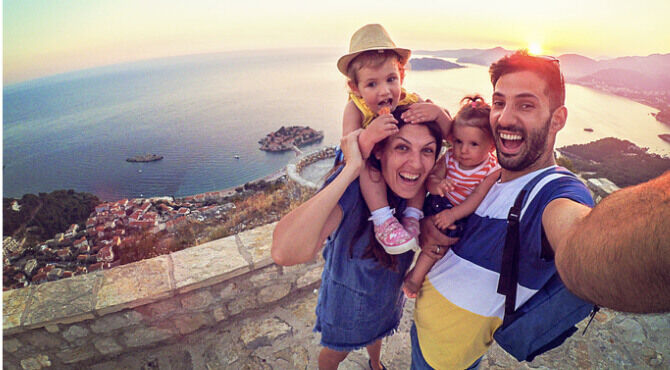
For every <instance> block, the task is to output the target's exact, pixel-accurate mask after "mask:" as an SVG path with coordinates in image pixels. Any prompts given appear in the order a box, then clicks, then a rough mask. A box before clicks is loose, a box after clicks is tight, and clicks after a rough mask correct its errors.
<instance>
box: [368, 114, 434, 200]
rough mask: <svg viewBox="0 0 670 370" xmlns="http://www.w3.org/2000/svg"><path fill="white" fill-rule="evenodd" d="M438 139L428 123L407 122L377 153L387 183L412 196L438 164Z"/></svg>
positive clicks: (398, 193)
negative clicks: (436, 158)
mask: <svg viewBox="0 0 670 370" xmlns="http://www.w3.org/2000/svg"><path fill="white" fill-rule="evenodd" d="M437 145H438V143H437V141H436V139H435V137H433V136H432V135H431V134H430V131H429V130H428V128H427V127H426V126H425V125H420V124H406V125H404V126H402V127H401V128H400V131H399V132H398V133H397V134H395V135H393V136H390V137H389V138H388V140H387V142H386V145H385V146H384V148H382V149H381V150H380V151H377V152H376V153H375V156H376V157H377V159H379V160H380V162H381V172H382V176H383V177H384V180H385V181H386V184H388V186H389V187H390V188H391V190H392V191H393V192H394V193H396V194H397V195H398V196H400V197H401V198H405V199H410V198H412V197H414V196H415V195H416V194H417V193H418V192H419V190H421V189H423V183H424V181H425V180H426V177H427V176H428V173H429V172H430V170H431V169H432V168H433V166H434V165H435V152H436V151H437V147H438V146H437Z"/></svg>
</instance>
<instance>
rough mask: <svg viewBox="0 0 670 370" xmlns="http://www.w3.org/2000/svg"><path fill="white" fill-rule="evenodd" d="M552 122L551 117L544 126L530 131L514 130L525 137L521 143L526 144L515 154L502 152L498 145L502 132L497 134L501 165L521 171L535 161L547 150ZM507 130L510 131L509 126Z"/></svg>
mask: <svg viewBox="0 0 670 370" xmlns="http://www.w3.org/2000/svg"><path fill="white" fill-rule="evenodd" d="M550 123H551V117H549V119H548V120H547V121H546V122H545V123H544V126H543V127H542V128H540V129H536V130H533V131H530V132H529V133H526V132H524V130H523V129H516V130H512V131H516V132H517V133H520V134H521V135H522V137H524V142H523V143H522V144H521V145H524V146H525V149H524V150H523V151H522V152H520V153H518V154H515V155H513V156H506V155H505V154H504V153H501V150H500V148H499V147H498V146H499V145H501V140H502V139H500V134H497V136H498V140H496V152H497V155H498V163H499V164H500V167H502V168H504V169H506V170H510V171H521V170H524V169H526V168H528V167H529V166H531V165H532V164H533V163H535V162H536V161H537V160H538V159H539V158H540V157H541V156H542V155H543V154H544V153H545V151H546V146H547V135H548V134H549V124H550ZM506 130H508V131H510V129H509V128H507V129H506Z"/></svg>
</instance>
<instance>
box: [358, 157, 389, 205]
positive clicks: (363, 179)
mask: <svg viewBox="0 0 670 370" xmlns="http://www.w3.org/2000/svg"><path fill="white" fill-rule="evenodd" d="M359 180H360V183H361V193H363V199H365V204H367V206H368V209H369V210H370V211H376V210H378V209H380V208H384V207H388V205H389V202H388V199H387V194H386V182H385V181H384V178H383V177H382V174H381V172H379V171H377V170H376V169H373V168H370V167H369V166H365V167H363V169H362V170H361V174H360V176H359Z"/></svg>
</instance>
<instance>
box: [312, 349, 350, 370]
mask: <svg viewBox="0 0 670 370" xmlns="http://www.w3.org/2000/svg"><path fill="white" fill-rule="evenodd" d="M348 354H349V352H340V351H335V350H332V349H330V348H325V347H324V348H321V352H320V353H319V369H320V370H337V367H338V366H339V365H340V362H342V361H343V360H344V359H345V358H346V357H347V355H348Z"/></svg>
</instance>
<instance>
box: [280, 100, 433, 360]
mask: <svg viewBox="0 0 670 370" xmlns="http://www.w3.org/2000/svg"><path fill="white" fill-rule="evenodd" d="M408 113H409V112H408ZM401 114H402V112H394V117H395V118H396V120H397V121H398V128H399V132H398V133H396V134H394V135H392V136H389V137H388V138H386V139H385V140H384V141H382V142H379V143H377V145H376V146H375V148H374V150H373V155H372V156H371V157H370V158H369V160H368V164H367V165H374V166H377V167H378V168H379V170H380V172H381V177H382V178H381V179H380V180H379V181H385V182H386V185H387V186H388V190H389V191H388V192H387V194H388V201H389V203H390V204H391V205H392V206H394V207H395V208H396V212H402V208H404V206H405V203H406V200H407V199H411V198H412V197H413V196H414V195H416V194H417V193H418V192H419V191H424V186H423V183H424V180H425V179H426V177H427V176H428V173H429V172H430V170H431V169H432V167H433V165H434V164H435V160H436V157H437V155H438V153H439V148H440V144H441V142H442V138H441V134H440V128H439V126H438V125H437V123H435V122H432V121H431V122H425V123H419V124H406V123H405V121H404V120H403V119H402V118H401ZM359 133H360V129H359V130H358V131H354V132H352V133H350V134H349V135H346V136H345V137H343V138H342V142H341V147H342V151H343V153H344V158H345V161H344V163H345V164H344V166H343V167H342V168H341V170H340V171H339V173H338V174H337V175H336V177H334V178H332V177H331V179H332V181H330V182H329V183H328V185H326V186H325V187H324V188H323V189H322V190H321V191H320V192H319V193H317V194H316V195H315V196H314V197H312V198H311V199H310V200H308V201H307V202H305V203H303V204H302V205H301V206H300V207H298V208H296V209H295V210H294V211H292V212H291V213H289V214H288V215H286V216H284V217H283V218H282V219H281V220H280V221H279V223H278V224H277V227H276V228H275V231H274V235H273V243H272V257H273V259H274V260H275V262H276V263H278V264H280V265H294V264H298V263H305V262H308V261H312V260H313V259H314V258H315V256H316V254H317V253H318V252H319V251H320V250H321V249H322V247H323V245H324V241H325V240H326V238H327V237H329V236H330V237H329V238H328V242H327V244H326V246H325V248H324V251H323V256H324V259H325V265H324V271H323V275H322V279H321V288H320V291H319V299H318V303H317V307H316V315H317V321H316V325H315V330H316V331H320V332H321V345H323V346H324V348H323V349H322V350H321V353H320V354H319V368H321V369H336V368H337V366H338V364H339V363H340V362H341V361H342V360H344V359H345V358H346V356H347V354H348V353H349V352H350V351H352V350H355V349H358V348H362V347H366V349H367V351H368V354H369V356H370V367H371V368H373V369H383V368H384V367H383V365H382V364H381V361H380V353H381V339H382V338H383V337H385V336H388V335H391V334H392V333H393V332H394V331H395V330H396V328H397V327H398V324H399V323H400V317H401V315H402V305H403V303H404V298H403V294H402V290H401V285H402V280H403V277H404V275H405V272H406V271H407V268H408V267H409V265H410V264H411V262H412V258H413V252H406V253H403V254H399V255H393V256H391V255H388V254H386V253H385V252H384V250H383V249H382V247H381V246H380V245H379V243H378V242H377V241H376V240H375V238H374V233H373V228H372V224H371V223H370V222H368V221H367V218H368V217H369V216H370V211H369V210H368V208H367V206H366V205H365V201H364V200H363V198H362V196H361V191H360V185H359V182H358V175H359V173H360V171H361V169H362V168H363V166H364V165H365V164H364V162H363V159H362V158H361V153H360V150H359V148H358V134H359Z"/></svg>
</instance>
